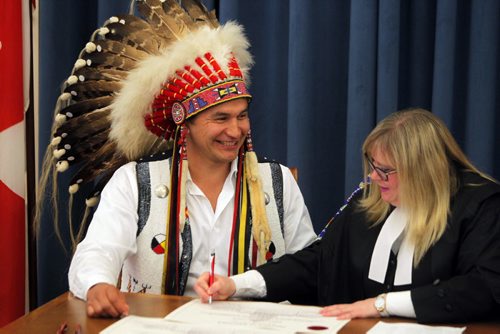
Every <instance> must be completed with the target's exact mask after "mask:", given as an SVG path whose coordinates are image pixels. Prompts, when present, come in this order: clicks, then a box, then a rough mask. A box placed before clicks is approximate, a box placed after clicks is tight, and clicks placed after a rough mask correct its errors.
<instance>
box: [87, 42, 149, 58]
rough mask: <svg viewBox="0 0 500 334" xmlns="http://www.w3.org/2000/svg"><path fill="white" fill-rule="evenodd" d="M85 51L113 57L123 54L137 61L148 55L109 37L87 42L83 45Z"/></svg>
mask: <svg viewBox="0 0 500 334" xmlns="http://www.w3.org/2000/svg"><path fill="white" fill-rule="evenodd" d="M85 51H86V52H87V53H93V52H98V53H108V54H113V55H115V57H116V56H123V57H125V58H128V59H131V60H134V61H139V60H141V59H144V58H146V57H147V56H148V53H147V52H145V51H143V50H139V49H137V48H135V47H133V46H130V45H128V44H125V43H122V42H121V41H115V40H111V39H103V40H98V41H94V42H89V43H87V46H86V47H85Z"/></svg>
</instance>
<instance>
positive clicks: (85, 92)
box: [64, 80, 121, 101]
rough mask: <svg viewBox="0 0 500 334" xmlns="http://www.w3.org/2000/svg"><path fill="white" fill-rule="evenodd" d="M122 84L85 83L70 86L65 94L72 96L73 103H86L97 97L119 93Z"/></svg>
mask: <svg viewBox="0 0 500 334" xmlns="http://www.w3.org/2000/svg"><path fill="white" fill-rule="evenodd" d="M120 88H121V84H120V83H119V82H116V81H105V80H97V81H93V80H91V81H84V82H80V83H78V84H75V85H69V86H68V87H66V88H65V89H64V92H65V93H69V94H71V99H72V100H73V101H84V100H87V99H92V98H96V97H101V96H106V95H111V94H113V93H115V92H118V91H119V90H120Z"/></svg>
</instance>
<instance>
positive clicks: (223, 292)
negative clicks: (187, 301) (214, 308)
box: [194, 273, 236, 303]
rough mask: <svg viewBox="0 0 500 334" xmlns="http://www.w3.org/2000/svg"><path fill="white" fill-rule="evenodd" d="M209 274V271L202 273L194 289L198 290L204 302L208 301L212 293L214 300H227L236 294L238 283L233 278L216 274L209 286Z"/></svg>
mask: <svg viewBox="0 0 500 334" xmlns="http://www.w3.org/2000/svg"><path fill="white" fill-rule="evenodd" d="M209 276H210V275H209V273H203V274H201V275H200V277H198V280H197V281H196V283H195V285H194V291H196V293H197V294H198V296H199V297H200V299H201V302H202V303H207V302H208V297H209V296H210V295H212V300H226V299H228V298H229V297H231V296H232V295H234V293H235V292H236V285H235V284H234V281H233V280H232V279H231V278H229V277H225V276H219V275H215V277H214V283H213V284H212V286H211V287H209V286H208V280H209Z"/></svg>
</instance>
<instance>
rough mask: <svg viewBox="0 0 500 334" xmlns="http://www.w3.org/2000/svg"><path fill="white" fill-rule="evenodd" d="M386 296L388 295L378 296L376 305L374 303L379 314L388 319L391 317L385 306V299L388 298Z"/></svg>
mask: <svg viewBox="0 0 500 334" xmlns="http://www.w3.org/2000/svg"><path fill="white" fill-rule="evenodd" d="M386 296H387V295H386V294H385V293H382V294H380V295H378V296H377V298H375V303H374V306H375V309H377V311H378V313H379V314H380V316H382V317H388V316H389V312H387V309H386V306H385V298H386Z"/></svg>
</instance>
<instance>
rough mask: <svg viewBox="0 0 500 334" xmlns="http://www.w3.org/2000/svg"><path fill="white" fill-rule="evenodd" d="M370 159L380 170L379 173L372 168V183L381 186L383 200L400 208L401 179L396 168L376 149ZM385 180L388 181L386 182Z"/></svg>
mask: <svg viewBox="0 0 500 334" xmlns="http://www.w3.org/2000/svg"><path fill="white" fill-rule="evenodd" d="M368 158H369V159H371V162H372V164H373V166H374V167H375V168H376V169H377V170H378V172H377V171H376V170H375V169H373V168H372V171H371V172H370V174H369V175H370V178H371V180H372V182H373V183H376V184H377V185H378V186H379V188H380V196H381V197H382V200H384V201H385V202H387V203H389V204H391V205H392V206H399V204H400V203H399V179H398V173H397V170H396V168H395V166H393V165H392V164H391V163H390V162H389V159H388V158H387V156H386V155H385V153H384V152H382V151H381V150H379V149H374V150H373V151H372V152H371V156H368ZM385 178H386V179H387V180H384V179H385Z"/></svg>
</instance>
